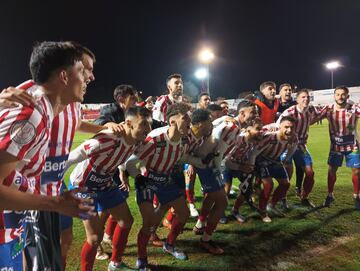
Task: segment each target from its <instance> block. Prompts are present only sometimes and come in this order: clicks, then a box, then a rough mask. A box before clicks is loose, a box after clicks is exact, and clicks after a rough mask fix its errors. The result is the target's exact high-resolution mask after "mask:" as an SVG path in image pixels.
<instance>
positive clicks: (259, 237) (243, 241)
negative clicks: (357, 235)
mask: <svg viewBox="0 0 360 271" xmlns="http://www.w3.org/2000/svg"><path fill="white" fill-rule="evenodd" d="M321 209H322V207H317V208H314V209H309V210H306V211H304V212H301V214H297V215H295V216H288V217H286V218H282V219H275V220H274V223H272V224H270V225H269V224H263V223H260V224H258V223H256V224H254V225H253V224H252V223H249V225H246V224H244V225H239V227H236V228H233V227H229V228H222V227H221V226H220V227H219V228H218V229H217V230H216V233H215V235H214V237H215V238H216V235H217V234H219V235H220V234H221V235H222V236H218V239H217V240H216V242H217V244H218V245H219V246H221V247H222V248H223V249H224V250H225V254H226V256H232V262H231V263H229V262H227V270H237V269H236V267H239V266H241V270H257V267H259V264H260V265H262V263H266V264H267V265H268V267H269V266H270V265H271V264H274V262H273V261H272V260H270V259H274V258H275V257H277V256H280V255H284V253H287V252H288V251H290V250H292V249H293V250H295V251H296V249H299V248H301V245H300V243H301V242H302V241H309V240H310V242H311V243H314V242H317V241H318V240H316V239H315V238H314V236H316V235H314V234H315V233H316V232H318V231H319V230H322V228H323V227H324V226H326V225H327V224H329V223H330V222H331V221H333V220H335V219H337V218H339V217H341V216H344V215H347V214H351V213H353V212H356V210H354V209H353V208H347V209H341V210H338V211H337V212H335V213H333V214H330V215H327V216H326V217H323V218H321V219H306V220H305V219H304V218H306V216H307V215H309V214H311V213H314V212H317V211H319V210H321ZM254 217H255V215H254ZM285 229H286V230H285ZM327 238H329V237H327V236H325V241H326V240H327ZM177 245H178V246H179V247H181V248H184V249H185V250H186V251H188V252H189V253H191V254H193V255H194V254H195V255H196V254H201V253H202V251H201V250H199V249H198V248H199V247H200V246H199V241H198V240H185V241H180V240H179V241H178V244H177ZM239 254H240V255H242V256H241V257H234V256H237V255H239ZM195 255H194V256H195ZM224 256H225V255H224ZM195 257H196V256H195ZM162 270H166V269H162ZM168 270H173V269H168Z"/></svg>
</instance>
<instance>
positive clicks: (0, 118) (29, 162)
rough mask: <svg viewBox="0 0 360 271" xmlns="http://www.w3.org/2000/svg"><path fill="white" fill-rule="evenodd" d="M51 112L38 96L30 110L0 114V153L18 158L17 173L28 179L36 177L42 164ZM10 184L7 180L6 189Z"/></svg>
mask: <svg viewBox="0 0 360 271" xmlns="http://www.w3.org/2000/svg"><path fill="white" fill-rule="evenodd" d="M53 118H54V117H53V110H52V106H51V104H50V102H49V100H48V98H47V97H46V96H44V95H41V96H39V97H38V98H37V100H36V104H35V105H34V106H33V105H31V106H22V105H19V106H17V107H15V108H8V109H2V110H1V111H0V150H1V151H6V152H8V153H9V154H11V155H13V156H15V157H17V158H18V159H19V163H17V166H16V171H18V172H19V173H20V174H21V175H23V176H25V177H27V178H29V177H34V176H37V175H39V174H40V173H41V172H42V170H43V166H44V164H45V158H46V151H47V147H48V146H47V145H48V143H49V139H50V127H51V122H52V120H53ZM9 181H11V180H10V179H8V178H6V179H5V181H4V184H5V185H11V184H10V183H8V182H9Z"/></svg>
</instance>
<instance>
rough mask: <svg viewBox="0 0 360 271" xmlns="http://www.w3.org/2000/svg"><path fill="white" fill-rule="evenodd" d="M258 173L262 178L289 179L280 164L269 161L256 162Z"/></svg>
mask: <svg viewBox="0 0 360 271" xmlns="http://www.w3.org/2000/svg"><path fill="white" fill-rule="evenodd" d="M256 171H257V172H258V174H259V175H260V178H262V179H265V178H275V179H279V180H280V179H289V176H288V174H287V172H286V170H285V168H284V166H283V165H282V164H280V162H278V163H277V162H271V161H267V160H259V161H256Z"/></svg>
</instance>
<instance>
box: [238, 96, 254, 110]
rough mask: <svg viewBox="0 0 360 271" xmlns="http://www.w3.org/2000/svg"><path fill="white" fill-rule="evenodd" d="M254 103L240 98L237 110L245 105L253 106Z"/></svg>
mask: <svg viewBox="0 0 360 271" xmlns="http://www.w3.org/2000/svg"><path fill="white" fill-rule="evenodd" d="M253 106H255V104H254V103H253V102H252V101H250V100H247V99H243V100H241V101H240V102H239V103H238V105H237V112H239V110H240V109H243V108H246V107H253Z"/></svg>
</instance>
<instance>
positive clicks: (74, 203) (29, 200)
mask: <svg viewBox="0 0 360 271" xmlns="http://www.w3.org/2000/svg"><path fill="white" fill-rule="evenodd" d="M0 161H1V163H0V182H1V184H0V209H1V210H15V211H20V210H42V211H55V212H59V213H62V214H65V215H70V216H80V214H83V213H84V212H85V213H86V212H87V213H88V214H89V215H93V212H92V210H93V207H91V206H88V205H86V203H91V201H88V200H83V199H78V198H76V197H75V194H74V192H65V193H64V194H63V195H61V196H57V197H49V196H41V195H34V194H28V193H24V192H20V191H17V190H15V189H12V188H9V187H7V186H5V185H3V184H2V183H3V181H4V179H5V178H6V177H7V176H8V175H9V174H10V173H11V172H12V171H13V170H15V168H16V165H17V163H18V162H19V160H18V159H17V158H16V157H15V156H12V155H11V154H9V153H7V152H5V151H0Z"/></svg>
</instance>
